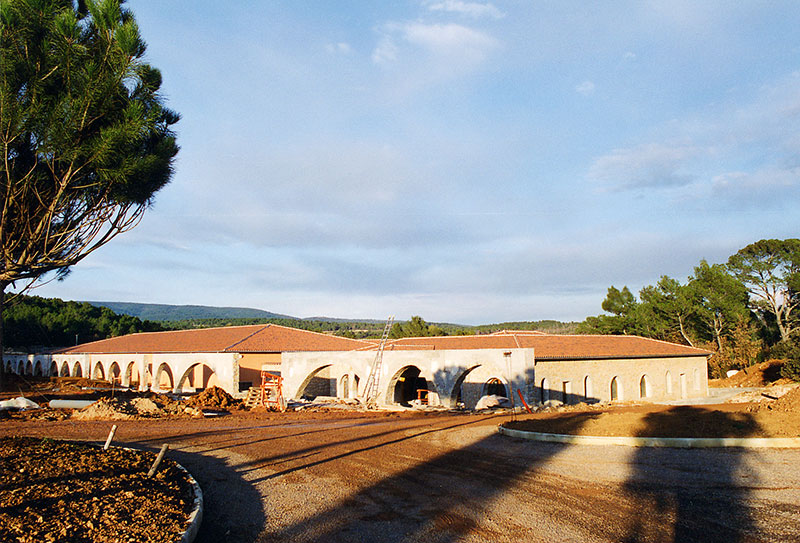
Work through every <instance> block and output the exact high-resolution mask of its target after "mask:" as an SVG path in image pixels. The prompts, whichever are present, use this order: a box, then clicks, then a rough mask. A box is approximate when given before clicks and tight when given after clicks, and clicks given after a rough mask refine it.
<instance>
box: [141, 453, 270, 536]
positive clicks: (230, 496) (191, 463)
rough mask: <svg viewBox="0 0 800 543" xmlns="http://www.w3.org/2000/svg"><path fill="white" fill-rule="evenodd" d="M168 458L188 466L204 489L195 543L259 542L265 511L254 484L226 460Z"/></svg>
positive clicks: (192, 456) (174, 455)
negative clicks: (201, 512) (201, 521)
mask: <svg viewBox="0 0 800 543" xmlns="http://www.w3.org/2000/svg"><path fill="white" fill-rule="evenodd" d="M148 449H151V450H154V449H152V447H148ZM169 457H170V458H172V459H173V460H175V461H176V462H178V463H179V464H181V465H182V466H183V467H185V468H186V469H187V470H188V471H189V473H191V474H192V476H193V477H194V478H195V479H196V480H197V482H198V483H200V488H201V489H202V490H203V502H204V508H203V523H202V525H201V528H200V532H199V534H198V536H197V539H195V542H196V543H220V542H224V541H236V542H242V543H250V542H253V541H256V539H257V537H258V534H259V533H261V531H262V530H263V529H264V509H263V507H262V504H261V496H260V495H259V494H258V491H257V490H256V489H255V487H254V486H253V485H252V484H251V483H249V482H247V481H245V480H244V479H243V478H242V476H241V474H240V473H239V472H238V471H237V470H235V469H233V468H232V467H230V466H229V465H228V463H227V462H226V461H225V459H224V458H220V457H216V456H212V455H210V454H199V453H193V452H186V451H183V450H170V451H169Z"/></svg>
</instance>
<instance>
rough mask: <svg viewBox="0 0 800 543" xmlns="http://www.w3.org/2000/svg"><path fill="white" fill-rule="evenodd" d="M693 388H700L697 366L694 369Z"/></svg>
mask: <svg viewBox="0 0 800 543" xmlns="http://www.w3.org/2000/svg"><path fill="white" fill-rule="evenodd" d="M694 389H695V390H700V370H698V369H697V368H695V370H694Z"/></svg>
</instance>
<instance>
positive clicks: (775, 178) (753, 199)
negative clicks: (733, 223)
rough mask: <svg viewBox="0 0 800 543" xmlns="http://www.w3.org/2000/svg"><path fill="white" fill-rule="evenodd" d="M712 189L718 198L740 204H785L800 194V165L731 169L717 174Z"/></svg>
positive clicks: (712, 181)
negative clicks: (745, 170) (752, 169)
mask: <svg viewBox="0 0 800 543" xmlns="http://www.w3.org/2000/svg"><path fill="white" fill-rule="evenodd" d="M711 189H712V194H713V195H714V196H715V197H718V198H722V199H724V200H726V201H734V202H735V203H736V205H737V206H748V207H749V206H752V205H758V206H763V205H765V204H767V205H769V204H772V205H781V204H784V203H785V202H786V197H787V196H789V195H794V196H795V197H796V196H797V195H798V193H800V167H795V168H788V169H776V168H766V169H761V170H758V171H755V172H741V171H739V172H727V173H724V174H720V175H717V176H714V178H713V179H712V180H711ZM793 200H794V199H792V201H793Z"/></svg>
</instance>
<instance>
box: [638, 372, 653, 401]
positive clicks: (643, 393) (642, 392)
mask: <svg viewBox="0 0 800 543" xmlns="http://www.w3.org/2000/svg"><path fill="white" fill-rule="evenodd" d="M650 395H651V391H650V381H649V380H648V379H647V375H642V378H641V379H639V397H640V398H649V397H650Z"/></svg>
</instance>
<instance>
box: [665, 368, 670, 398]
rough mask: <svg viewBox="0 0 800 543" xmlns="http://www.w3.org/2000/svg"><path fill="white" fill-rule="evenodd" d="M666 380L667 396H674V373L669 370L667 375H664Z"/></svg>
mask: <svg viewBox="0 0 800 543" xmlns="http://www.w3.org/2000/svg"><path fill="white" fill-rule="evenodd" d="M664 379H665V380H666V391H667V396H672V374H671V373H670V372H669V370H667V375H666V376H665V377H664Z"/></svg>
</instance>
